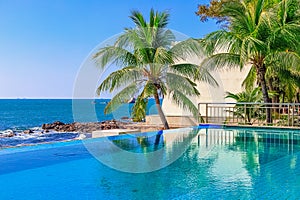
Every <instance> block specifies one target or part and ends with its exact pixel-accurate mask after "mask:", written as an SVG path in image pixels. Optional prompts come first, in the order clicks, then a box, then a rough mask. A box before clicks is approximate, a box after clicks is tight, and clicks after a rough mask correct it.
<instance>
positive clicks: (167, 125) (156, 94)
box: [154, 92, 170, 129]
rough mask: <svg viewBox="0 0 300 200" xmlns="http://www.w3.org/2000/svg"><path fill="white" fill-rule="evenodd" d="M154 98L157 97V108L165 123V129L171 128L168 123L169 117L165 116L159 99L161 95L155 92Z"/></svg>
mask: <svg viewBox="0 0 300 200" xmlns="http://www.w3.org/2000/svg"><path fill="white" fill-rule="evenodd" d="M154 99H155V103H156V108H157V111H158V114H159V117H160V120H161V122H162V124H163V125H164V128H165V129H170V127H169V124H168V122H167V119H166V116H165V114H164V113H163V111H162V109H161V106H160V101H159V97H158V93H157V92H156V93H155V94H154Z"/></svg>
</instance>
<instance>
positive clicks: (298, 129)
mask: <svg viewBox="0 0 300 200" xmlns="http://www.w3.org/2000/svg"><path fill="white" fill-rule="evenodd" d="M203 126H204V127H208V128H246V129H276V130H291V131H292V130H294V131H300V127H285V126H253V125H228V124H206V123H201V124H199V127H203Z"/></svg>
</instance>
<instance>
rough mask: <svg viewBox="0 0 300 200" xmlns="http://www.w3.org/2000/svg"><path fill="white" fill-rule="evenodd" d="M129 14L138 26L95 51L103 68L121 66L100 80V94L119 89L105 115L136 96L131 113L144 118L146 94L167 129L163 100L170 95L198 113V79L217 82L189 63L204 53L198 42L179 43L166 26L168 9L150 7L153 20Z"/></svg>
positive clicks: (203, 69)
mask: <svg viewBox="0 0 300 200" xmlns="http://www.w3.org/2000/svg"><path fill="white" fill-rule="evenodd" d="M130 18H131V19H132V21H133V22H134V24H135V26H136V27H135V28H126V29H125V31H124V33H123V34H122V35H121V36H119V37H118V39H117V40H116V42H115V43H114V44H113V45H111V46H107V47H103V48H101V49H100V50H99V51H98V52H97V53H96V54H95V55H94V59H96V61H97V63H98V65H99V66H100V67H102V68H104V67H105V66H107V65H109V64H115V65H116V66H118V67H119V69H118V70H117V71H114V72H112V73H111V74H110V75H109V76H108V77H107V78H106V79H105V80H103V81H102V82H101V83H100V86H99V87H98V90H97V92H98V94H100V93H101V92H103V91H110V92H112V91H114V90H117V91H118V93H117V94H116V95H115V96H114V97H113V98H112V99H111V101H110V102H109V103H108V104H107V106H106V108H105V113H110V112H112V111H113V110H115V109H116V108H117V107H118V106H120V105H121V104H122V103H123V102H124V100H126V99H130V98H131V97H133V96H137V99H136V101H135V104H134V106H133V117H134V119H135V120H141V119H143V118H144V117H145V114H146V112H145V110H146V107H147V103H148V98H150V97H153V98H154V99H155V102H156V107H157V110H158V113H159V116H160V118H161V121H162V123H163V125H164V128H165V129H168V128H169V125H168V122H167V120H166V117H165V115H164V113H163V111H162V109H161V105H160V98H163V97H164V96H165V95H168V96H169V97H170V98H171V99H172V100H173V101H174V102H175V103H177V104H178V105H179V106H181V107H182V108H184V109H188V110H189V111H190V112H191V113H192V114H193V115H194V116H197V115H198V110H197V108H196V106H195V105H194V104H193V102H192V101H191V100H190V96H198V95H199V94H200V93H199V91H198V90H197V88H196V83H195V82H194V81H196V80H197V81H198V80H199V81H206V82H208V83H210V84H213V85H217V83H216V81H215V80H214V79H213V77H212V76H211V75H210V74H209V72H208V71H207V70H206V69H205V68H200V67H199V66H198V65H195V64H193V63H188V62H185V60H186V58H187V57H188V56H194V55H196V54H197V55H199V54H201V48H200V45H199V41H197V40H195V39H188V40H185V41H182V42H177V41H176V38H175V35H174V34H173V33H172V32H171V31H170V30H168V29H166V26H167V24H168V21H169V14H168V13H167V12H154V10H153V9H152V10H151V11H150V19H149V22H147V21H146V20H145V18H144V17H143V15H142V14H141V13H140V12H138V11H133V12H132V13H131V16H130Z"/></svg>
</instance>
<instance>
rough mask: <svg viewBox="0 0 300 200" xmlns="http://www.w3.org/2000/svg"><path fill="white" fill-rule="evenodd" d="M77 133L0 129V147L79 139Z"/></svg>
mask: <svg viewBox="0 0 300 200" xmlns="http://www.w3.org/2000/svg"><path fill="white" fill-rule="evenodd" d="M80 137H82V136H80V134H79V133H75V132H70V133H69V132H66V133H61V132H48V133H43V132H41V131H40V129H38V130H34V131H33V133H30V134H25V133H23V132H13V131H12V130H10V129H9V130H5V131H0V148H6V147H16V146H26V145H34V144H40V143H49V142H56V141H68V140H74V139H81V138H80Z"/></svg>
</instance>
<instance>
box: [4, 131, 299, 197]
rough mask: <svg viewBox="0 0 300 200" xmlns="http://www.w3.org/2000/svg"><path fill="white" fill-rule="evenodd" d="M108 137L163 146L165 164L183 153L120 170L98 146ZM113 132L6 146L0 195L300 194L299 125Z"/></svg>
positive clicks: (129, 144) (140, 146)
mask: <svg viewBox="0 0 300 200" xmlns="http://www.w3.org/2000/svg"><path fill="white" fill-rule="evenodd" d="M158 135H160V136H159V137H158ZM105 140H106V141H108V140H109V141H111V144H114V145H116V146H117V147H118V148H120V149H123V151H126V152H131V153H136V154H138V155H145V156H146V155H148V153H149V152H155V151H161V152H163V153H162V154H161V156H160V157H157V162H158V163H159V164H161V166H165V165H164V164H165V163H166V160H172V159H171V158H172V157H173V154H174V155H175V154H176V156H177V157H178V159H173V161H174V162H173V161H172V162H170V163H167V164H168V165H166V166H165V167H163V168H161V169H157V170H156V171H152V172H148V173H127V172H123V171H118V170H116V169H114V168H111V167H109V166H107V163H104V164H103V163H102V162H100V161H101V158H99V157H97V156H98V155H96V154H95V152H97V151H98V150H99V146H100V149H101V148H102V150H105V149H106V150H107V151H109V149H108V148H104V147H103V146H105V145H101V144H103V143H104V141H105ZM108 140H107V138H97V139H89V140H86V141H73V142H63V143H62V142H60V143H54V144H46V145H36V146H32V147H21V148H11V149H5V150H1V151H0V162H1V167H0V199H299V197H300V163H299V162H300V161H299V159H300V158H299V152H300V132H299V131H292V130H274V129H248V128H245V129H242V128H218V127H198V128H196V127H195V128H193V129H179V130H176V131H175V130H172V131H164V132H163V133H162V134H157V133H155V132H152V133H141V134H137V135H124V136H118V137H109V138H108ZM93 147H94V149H93ZM91 149H92V150H91ZM97 149H98V150H97ZM94 150H96V151H94ZM93 151H94V152H93ZM114 151H115V150H114ZM115 153H118V152H110V151H109V154H115ZM109 154H106V153H105V152H102V153H101V155H106V156H108V157H110V155H109ZM99 155H100V154H99ZM176 156H175V157H176ZM110 158H111V157H110ZM99 160H100V161H99ZM120 162H121V161H120ZM138 162H139V160H137V161H136V163H135V164H138ZM146 165H151V163H146V164H145V163H140V167H143V166H146ZM136 167H137V169H138V168H139V166H136Z"/></svg>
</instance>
